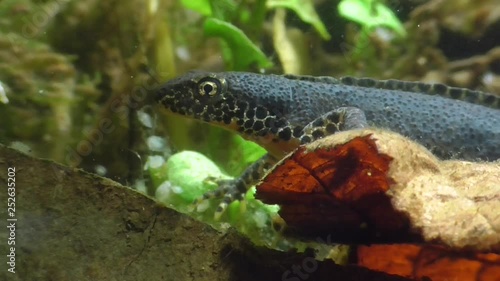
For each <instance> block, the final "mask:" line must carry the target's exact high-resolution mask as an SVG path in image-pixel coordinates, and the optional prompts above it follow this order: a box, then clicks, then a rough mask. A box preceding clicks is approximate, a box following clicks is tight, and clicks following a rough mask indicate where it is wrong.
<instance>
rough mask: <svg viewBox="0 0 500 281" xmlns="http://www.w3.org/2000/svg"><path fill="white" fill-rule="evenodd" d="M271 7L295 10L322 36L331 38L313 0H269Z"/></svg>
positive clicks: (326, 38)
mask: <svg viewBox="0 0 500 281" xmlns="http://www.w3.org/2000/svg"><path fill="white" fill-rule="evenodd" d="M267 7H269V8H287V9H290V10H292V11H294V12H295V13H296V14H297V15H298V16H299V17H300V19H301V20H303V21H304V22H306V23H308V24H310V25H312V26H313V27H314V28H315V29H316V31H317V32H318V33H319V34H320V36H321V37H322V38H323V39H325V40H329V39H330V38H331V36H330V34H329V33H328V31H327V30H326V27H325V25H324V24H323V22H322V21H321V19H320V18H319V16H318V14H317V13H316V10H315V9H314V5H313V1H312V0H269V1H268V2H267Z"/></svg>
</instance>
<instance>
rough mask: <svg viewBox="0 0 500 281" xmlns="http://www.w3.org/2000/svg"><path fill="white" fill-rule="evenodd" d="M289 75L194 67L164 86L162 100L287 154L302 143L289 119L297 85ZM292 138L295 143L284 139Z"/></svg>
mask: <svg viewBox="0 0 500 281" xmlns="http://www.w3.org/2000/svg"><path fill="white" fill-rule="evenodd" d="M283 79H284V78H282V77H281V76H277V75H260V74H253V73H243V72H224V73H211V72H203V71H191V72H188V73H187V74H184V75H183V76H180V77H177V78H174V79H172V80H170V81H168V82H167V83H165V84H164V85H162V86H161V87H160V88H159V89H158V90H157V93H156V100H157V101H158V102H159V103H160V104H161V105H163V107H164V108H165V109H166V110H167V112H170V113H174V114H176V115H181V116H183V117H187V118H193V119H197V120H200V121H203V122H206V123H209V124H211V125H216V126H219V127H223V128H225V129H228V130H230V131H235V132H238V133H239V134H240V135H242V136H243V137H244V138H246V139H250V140H252V141H255V142H257V143H259V144H260V145H261V146H263V147H264V148H266V149H268V151H269V150H271V151H272V150H274V149H273V146H276V147H277V148H276V149H278V150H285V151H283V152H281V151H280V152H278V151H277V152H276V154H282V153H284V152H289V151H290V149H291V148H294V147H295V146H296V145H297V144H296V142H295V140H293V130H294V127H292V126H291V125H290V123H289V119H288V115H289V114H290V111H291V106H290V105H291V104H290V103H291V101H290V100H285V97H288V96H289V93H290V92H291V89H290V85H289V84H287V83H283ZM300 129H302V127H300V128H298V130H300ZM290 141H292V142H293V144H290V147H287V146H286V145H283V143H282V142H290ZM278 142H280V143H281V144H280V146H279V147H278V145H277V143H278Z"/></svg>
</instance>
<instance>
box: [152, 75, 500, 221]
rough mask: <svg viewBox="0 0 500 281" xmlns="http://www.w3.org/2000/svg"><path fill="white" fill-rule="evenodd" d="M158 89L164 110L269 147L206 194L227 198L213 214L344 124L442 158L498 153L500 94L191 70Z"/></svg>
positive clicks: (395, 83)
mask: <svg viewBox="0 0 500 281" xmlns="http://www.w3.org/2000/svg"><path fill="white" fill-rule="evenodd" d="M156 94H157V96H156V99H157V101H158V102H159V103H160V104H162V105H163V106H164V107H165V108H166V109H167V110H168V111H170V112H172V113H176V114H179V115H182V116H185V117H189V118H194V119H198V120H201V121H204V122H207V123H209V124H213V125H217V126H221V127H224V128H226V129H229V130H231V131H234V132H238V133H239V134H240V135H242V136H243V137H244V138H246V139H249V140H252V141H254V142H256V143H258V144H259V145H261V146H262V147H264V148H265V149H266V150H267V151H268V153H267V155H265V156H264V157H262V158H261V159H260V160H258V161H257V162H256V163H254V164H252V165H251V166H250V167H248V168H247V169H246V171H245V172H244V173H243V174H242V175H241V177H240V178H237V179H234V180H220V181H218V184H219V188H218V189H216V190H214V191H212V192H210V193H207V194H205V195H204V197H203V199H206V198H210V197H220V196H222V195H223V196H224V199H223V203H221V205H220V206H219V208H218V210H217V214H216V216H218V215H220V214H221V213H222V212H223V211H224V209H225V208H226V206H227V204H229V203H230V202H232V201H233V200H237V199H238V200H239V199H241V198H242V195H243V194H244V193H245V192H246V190H247V188H248V187H250V186H252V185H254V184H255V183H256V182H257V181H258V180H259V179H260V178H261V176H262V175H263V174H264V172H265V170H266V169H268V168H270V167H271V165H272V164H274V163H275V162H276V161H277V160H279V159H281V158H282V157H283V156H285V155H286V154H287V153H289V152H291V151H292V150H293V149H295V148H296V147H298V146H299V145H300V144H304V143H309V142H311V141H314V140H315V139H318V138H321V137H323V136H325V135H329V134H333V133H335V132H338V131H342V130H349V129H355V128H363V127H366V126H373V127H378V128H385V129H389V130H392V131H395V132H398V133H400V134H402V135H404V136H406V137H409V138H410V139H413V140H414V141H416V142H418V143H420V144H422V145H424V146H425V147H427V148H428V149H429V150H431V151H432V152H433V153H434V154H435V155H437V156H439V157H441V158H443V159H451V158H454V159H464V160H481V161H492V160H496V159H500V97H498V96H494V95H491V94H487V93H483V92H479V91H473V90H469V89H462V88H455V87H448V86H445V85H443V84H424V83H419V82H406V81H398V80H374V79H369V78H352V77H343V78H339V79H336V78H333V77H314V76H293V75H263V74H254V73H244V72H224V73H209V72H201V71H192V72H189V73H187V74H185V75H183V76H181V77H178V78H175V79H173V80H171V81H169V82H167V83H166V84H164V85H162V86H161V87H160V88H159V89H158V90H157V93H156Z"/></svg>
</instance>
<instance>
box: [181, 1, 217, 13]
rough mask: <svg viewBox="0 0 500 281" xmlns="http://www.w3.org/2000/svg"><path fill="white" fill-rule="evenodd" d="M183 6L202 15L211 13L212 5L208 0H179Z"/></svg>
mask: <svg viewBox="0 0 500 281" xmlns="http://www.w3.org/2000/svg"><path fill="white" fill-rule="evenodd" d="M181 3H182V5H183V6H184V7H186V8H188V9H190V10H193V11H195V12H198V13H200V14H202V15H204V16H211V15H212V6H211V4H210V0H181Z"/></svg>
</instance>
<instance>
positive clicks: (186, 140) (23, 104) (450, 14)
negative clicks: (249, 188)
mask: <svg viewBox="0 0 500 281" xmlns="http://www.w3.org/2000/svg"><path fill="white" fill-rule="evenodd" d="M499 32H500V6H499V5H498V1H497V0H483V1H468V0H413V1H412V0H406V1H403V0H399V1H398V0H391V1H389V0H388V1H376V0H341V1H339V0H192V1H190V0H177V1H176V0H147V1H145V0H125V1H116V0H106V1H99V0H80V1H74V0H54V1H50V0H3V1H0V124H1V126H0V142H1V143H4V144H7V145H10V146H13V147H16V148H18V149H21V150H24V151H26V152H29V153H31V154H33V155H35V156H38V157H44V158H50V159H53V160H55V161H58V162H61V163H63V164H66V165H70V166H74V167H80V168H84V169H86V170H88V171H91V172H97V173H99V174H101V175H104V176H107V177H110V178H112V179H114V180H117V181H119V182H121V183H125V184H128V185H134V184H136V181H137V179H142V178H143V176H142V166H143V165H144V163H143V162H144V161H143V159H144V157H145V156H147V155H151V154H160V155H163V156H166V157H168V156H169V155H170V154H171V153H172V152H174V151H177V150H182V149H192V150H197V151H200V152H202V153H204V154H206V155H207V156H208V157H209V158H212V159H214V160H215V161H216V162H217V163H218V164H219V165H220V166H221V167H222V168H223V170H225V171H226V172H228V173H229V174H232V175H237V174H238V173H239V172H240V171H241V170H242V169H243V168H244V167H245V166H246V165H247V164H248V162H251V160H252V159H253V158H255V157H257V156H255V155H257V154H259V153H261V152H259V149H258V148H255V147H250V149H241V148H242V147H245V148H247V147H248V145H247V144H245V143H244V142H243V141H242V140H241V139H240V138H238V137H235V136H233V135H231V134H230V133H228V132H224V131H221V130H219V129H216V128H208V127H207V126H204V125H202V124H198V123H195V122H191V121H186V120H182V119H174V118H171V117H169V116H164V115H162V114H160V113H158V110H157V108H156V107H154V106H152V103H151V99H150V97H151V95H150V93H151V90H153V89H154V88H155V87H156V86H158V85H160V84H161V83H162V82H164V81H166V80H168V79H169V78H172V77H174V76H176V75H180V74H182V73H184V72H186V71H188V70H191V69H202V70H209V71H228V70H238V71H253V72H263V73H293V74H309V75H330V76H346V75H352V76H358V77H360V76H368V77H374V78H380V79H404V80H418V81H423V82H442V83H446V84H450V85H453V86H459V87H468V88H474V89H480V90H484V91H488V92H492V93H500V76H499V75H500V37H499V36H498V34H499ZM142 105H146V106H145V107H143V109H141V110H138V108H139V107H140V106H142ZM146 185H147V184H146ZM144 188H146V187H144Z"/></svg>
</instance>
